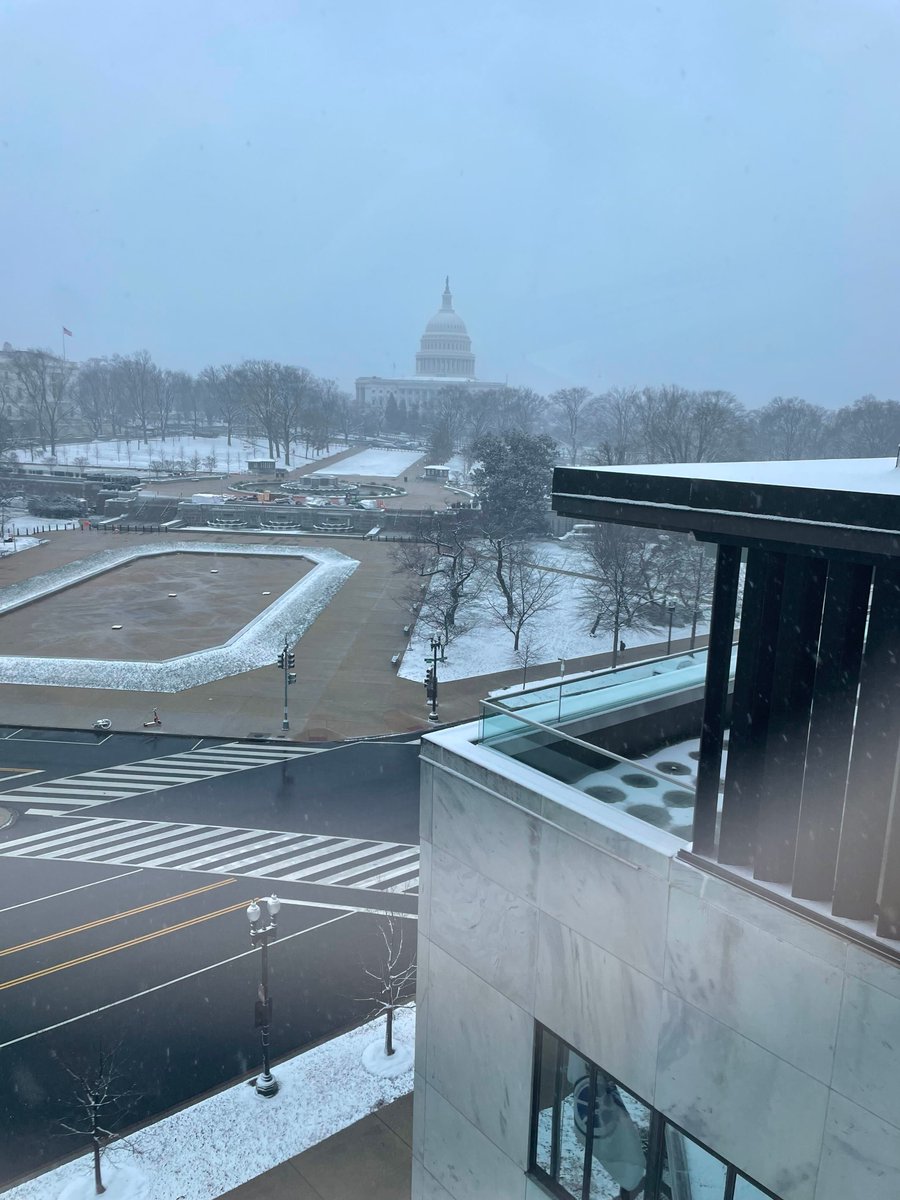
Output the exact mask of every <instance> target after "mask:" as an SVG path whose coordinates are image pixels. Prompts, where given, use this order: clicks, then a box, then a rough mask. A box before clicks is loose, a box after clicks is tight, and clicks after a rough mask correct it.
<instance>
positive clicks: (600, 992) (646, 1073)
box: [535, 914, 662, 1104]
mask: <svg viewBox="0 0 900 1200" xmlns="http://www.w3.org/2000/svg"><path fill="white" fill-rule="evenodd" d="M661 994H662V987H661V985H660V984H659V983H658V982H656V980H654V979H651V978H650V977H649V976H647V975H644V974H642V973H641V972H640V971H637V970H635V969H634V967H631V966H629V965H628V964H627V963H625V962H623V961H622V960H621V959H619V958H617V957H616V956H615V955H613V954H610V953H609V951H606V950H603V949H601V948H600V947H599V946H597V945H595V944H594V943H593V942H591V941H589V940H588V939H587V938H586V937H584V936H583V935H582V934H580V933H576V932H575V931H574V930H572V929H569V928H568V926H566V925H562V924H560V923H559V922H558V921H556V920H554V919H553V918H552V917H549V916H547V915H546V914H542V915H541V922H540V934H539V944H538V972H537V988H536V996H535V1016H536V1017H537V1019H538V1020H539V1021H541V1022H542V1023H543V1024H545V1025H547V1026H548V1027H549V1028H550V1029H552V1030H553V1032H554V1033H557V1034H559V1036H560V1037H561V1038H563V1039H564V1040H565V1041H567V1042H569V1043H570V1044H571V1045H572V1046H574V1047H575V1049H576V1050H578V1051H580V1052H581V1053H582V1054H584V1055H586V1056H587V1057H588V1058H590V1059H591V1060H592V1061H593V1062H595V1063H597V1064H598V1065H599V1066H601V1067H603V1068H604V1069H605V1070H607V1071H609V1072H610V1074H611V1075H614V1076H615V1077H616V1078H617V1079H619V1080H620V1081H621V1082H622V1083H624V1084H625V1086H626V1087H628V1088H631V1089H633V1090H634V1091H635V1092H636V1093H637V1094H638V1096H640V1097H641V1099H643V1100H646V1101H647V1102H648V1103H650V1104H652V1103H653V1091H654V1084H655V1067H656V1050H657V1041H658V1034H659V1020H660V1008H661Z"/></svg>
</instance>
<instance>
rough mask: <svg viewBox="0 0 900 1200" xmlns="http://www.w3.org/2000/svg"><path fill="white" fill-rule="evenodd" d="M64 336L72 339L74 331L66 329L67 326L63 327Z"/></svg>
mask: <svg viewBox="0 0 900 1200" xmlns="http://www.w3.org/2000/svg"><path fill="white" fill-rule="evenodd" d="M63 336H64V337H72V330H71V329H66V327H65V325H63Z"/></svg>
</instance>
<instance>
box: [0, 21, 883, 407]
mask: <svg viewBox="0 0 900 1200" xmlns="http://www.w3.org/2000/svg"><path fill="white" fill-rule="evenodd" d="M0 49H2V57H3V63H4V70H3V73H2V76H0V228H2V231H3V255H2V260H0V261H2V267H0V270H2V278H3V287H2V288H0V342H3V341H9V342H11V343H12V344H13V345H14V346H17V347H27V346H44V347H47V348H49V349H51V350H54V351H56V352H59V350H60V334H61V326H62V325H66V326H68V328H69V329H71V330H72V331H73V333H74V335H75V337H74V338H73V339H72V340H71V341H69V342H68V344H67V352H68V353H69V354H70V355H71V356H72V357H74V358H78V359H85V358H89V357H91V356H101V355H111V354H115V353H120V354H127V353H130V352H132V351H134V350H137V349H141V348H146V349H148V350H149V351H150V352H151V354H152V355H153V357H154V358H155V359H156V361H157V362H158V363H160V364H161V365H164V366H168V367H178V368H183V369H187V370H190V371H199V370H201V369H202V368H203V367H204V366H206V365H207V364H209V363H221V362H238V361H240V360H241V359H243V358H273V359H278V360H282V361H285V362H292V363H297V364H301V365H304V366H307V367H309V368H310V369H311V370H312V371H314V372H315V373H316V374H317V375H321V376H330V377H335V378H337V379H338V380H339V381H340V382H341V384H342V386H344V387H347V388H349V387H351V386H352V383H353V380H354V378H355V377H356V376H357V375H369V374H380V375H390V374H392V373H393V372H394V370H396V372H397V373H399V374H409V373H412V371H413V369H414V355H415V351H416V349H417V346H418V339H419V336H420V334H421V332H422V329H423V328H424V325H425V322H426V321H427V319H428V317H429V316H430V315H431V314H432V313H433V312H434V311H435V310H436V309H437V308H438V307H439V305H440V296H441V290H442V288H443V282H444V276H445V275H446V274H448V273H449V275H450V284H451V288H452V290H453V295H454V305H455V307H456V310H457V311H458V312H459V314H460V315H461V316H462V317H463V319H464V320H465V321H466V324H467V326H468V330H469V333H470V335H471V337H472V340H473V348H474V351H475V354H476V356H477V357H476V373H477V375H478V377H479V378H482V379H501V380H502V379H504V378H506V377H508V379H509V382H510V383H511V384H516V385H528V386H533V387H535V388H537V389H538V390H540V391H552V390H554V389H556V388H559V387H564V386H568V385H572V384H584V385H586V386H588V387H590V388H591V389H592V390H595V391H602V390H604V389H605V388H608V387H610V386H612V385H615V384H623V385H624V384H635V385H638V386H643V385H645V384H659V383H666V382H677V383H680V384H683V385H684V386H686V387H691V388H702V387H709V388H725V389H728V390H730V391H733V392H734V393H735V394H736V395H737V396H738V398H739V399H741V400H742V401H744V402H745V403H746V404H749V405H758V404H762V403H765V402H766V401H767V400H769V399H771V397H772V396H774V395H777V394H781V395H793V394H797V395H800V396H803V397H804V398H805V399H807V400H810V401H813V402H816V403H820V404H825V405H827V406H829V407H836V406H838V405H840V404H846V403H850V402H851V401H852V400H854V399H856V398H857V397H859V396H860V395H862V394H864V393H866V392H872V393H875V394H876V395H878V396H879V397H880V398H882V399H887V398H893V399H900V386H898V380H900V338H898V336H897V324H898V315H900V304H898V300H900V237H898V232H900V230H898V226H900V156H898V155H897V153H896V147H897V142H898V128H897V127H898V117H897V114H898V112H900V72H898V71H897V63H898V62H900V12H898V6H897V5H896V4H895V3H894V2H893V0H891V2H888V0H853V2H850V0H847V2H846V3H837V2H836V0H819V2H814V0H756V2H755V3H753V4H735V5H730V4H722V3H721V0H683V2H682V3H677V4H676V3H659V4H655V3H645V2H644V0H593V2H588V0H573V2H572V3H570V4H568V5H563V6H557V7H556V9H552V8H551V6H549V5H547V4H546V3H537V2H531V0H521V2H516V3H487V4H479V3H470V2H466V0H463V2H459V3H456V4H454V5H444V6H434V5H412V4H409V3H406V4H400V3H391V2H388V3H385V4H382V5H372V4H367V3H361V2H357V0H350V2H347V3H343V4H341V3H338V4H335V5H330V6H327V7H326V6H320V7H314V6H313V5H309V4H301V3H297V2H294V3H288V2H286V0H261V2H259V3H256V4H252V5H248V4H237V3H231V2H229V0H224V2H222V3H210V2H209V0H206V2H199V0H179V2H178V3H174V2H173V0H155V2H154V3H153V4H152V5H151V4H146V5H116V4H114V3H112V2H111V0H109V2H107V3H97V2H91V0H87V2H85V3H81V4H79V5H77V6H76V5H72V4H70V3H69V4H63V3H50V2H41V0H30V2H25V0H7V2H6V3H5V4H4V5H3V7H2V9H0Z"/></svg>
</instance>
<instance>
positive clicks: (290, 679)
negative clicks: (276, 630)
mask: <svg viewBox="0 0 900 1200" xmlns="http://www.w3.org/2000/svg"><path fill="white" fill-rule="evenodd" d="M294 662H295V659H294V652H293V650H291V649H290V648H289V645H288V639H287V634H285V635H284V649H283V650H282V651H281V652H280V654H279V655H278V669H279V671H283V672H284V714H283V716H282V718H281V728H282V729H290V727H291V723H290V721H289V720H288V688H289V687H290V685H291V684H292V683H296V682H297V676H296V675H295V673H294Z"/></svg>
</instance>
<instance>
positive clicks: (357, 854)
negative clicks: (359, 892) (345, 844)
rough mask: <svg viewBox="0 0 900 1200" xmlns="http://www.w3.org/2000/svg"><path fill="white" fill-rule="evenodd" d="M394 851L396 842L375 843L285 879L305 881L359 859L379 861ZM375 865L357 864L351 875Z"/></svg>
mask: <svg viewBox="0 0 900 1200" xmlns="http://www.w3.org/2000/svg"><path fill="white" fill-rule="evenodd" d="M393 849H395V844H394V842H373V843H372V844H371V845H369V846H364V847H362V849H360V850H354V851H353V852H352V853H351V854H342V855H341V857H340V858H330V859H329V860H328V862H320V863H313V865H312V866H311V867H304V868H303V870H302V871H295V872H294V873H293V874H292V875H290V876H288V875H285V876H284V878H285V879H305V878H306V876H307V875H315V874H317V872H319V871H326V872H331V871H332V870H333V868H335V867H341V866H343V865H344V863H348V862H354V861H355V860H356V859H358V858H375V859H376V860H377V859H378V857H379V856H380V855H382V854H384V852H385V851H386V850H393ZM375 865H376V863H374V862H371V863H367V864H366V865H365V866H363V865H361V864H359V863H357V865H356V866H355V867H352V868H351V870H350V872H349V873H350V874H351V875H352V874H357V875H358V874H359V873H360V871H368V870H370V869H371V868H372V867H374V866H375ZM330 877H331V876H330V875H328V876H327V878H330Z"/></svg>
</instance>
